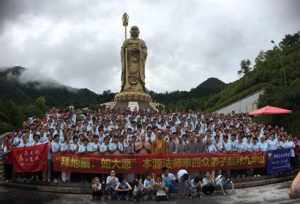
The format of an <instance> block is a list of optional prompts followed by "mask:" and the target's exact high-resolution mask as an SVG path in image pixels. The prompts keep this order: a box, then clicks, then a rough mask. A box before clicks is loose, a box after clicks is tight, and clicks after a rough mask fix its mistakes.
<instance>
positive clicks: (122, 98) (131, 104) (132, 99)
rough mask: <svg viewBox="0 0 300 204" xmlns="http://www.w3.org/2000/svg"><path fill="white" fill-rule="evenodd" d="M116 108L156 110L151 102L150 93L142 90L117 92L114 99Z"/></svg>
mask: <svg viewBox="0 0 300 204" xmlns="http://www.w3.org/2000/svg"><path fill="white" fill-rule="evenodd" d="M114 102H115V105H114V107H113V109H114V110H121V111H122V110H127V109H131V110H133V109H135V108H136V109H138V110H147V109H150V110H155V111H157V110H156V108H155V106H153V105H152V104H151V102H152V99H151V96H150V95H149V94H146V93H142V92H120V93H118V94H116V96H115V99H114Z"/></svg>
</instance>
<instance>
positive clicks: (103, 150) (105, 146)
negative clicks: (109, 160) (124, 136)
mask: <svg viewBox="0 0 300 204" xmlns="http://www.w3.org/2000/svg"><path fill="white" fill-rule="evenodd" d="M107 149H108V147H107V145H106V144H105V143H102V144H101V145H100V146H99V150H100V152H102V153H103V152H106V151H107Z"/></svg>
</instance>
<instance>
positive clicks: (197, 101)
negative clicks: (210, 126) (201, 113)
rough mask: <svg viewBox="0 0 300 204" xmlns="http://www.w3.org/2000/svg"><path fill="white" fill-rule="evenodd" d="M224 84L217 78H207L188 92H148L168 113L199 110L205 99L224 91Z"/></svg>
mask: <svg viewBox="0 0 300 204" xmlns="http://www.w3.org/2000/svg"><path fill="white" fill-rule="evenodd" d="M224 87H226V84H225V83H224V82H222V81H221V80H219V79H217V78H208V79H207V80H206V81H204V82H202V83H201V84H199V85H198V86H197V87H196V88H192V89H191V90H190V91H173V92H170V93H169V92H166V93H154V92H150V95H151V96H152V98H153V99H154V100H155V101H157V102H159V103H162V104H164V105H165V106H166V108H167V110H169V111H176V110H177V111H186V110H201V109H202V107H203V105H204V104H203V103H204V101H205V100H206V98H207V97H209V96H211V95H213V94H215V93H218V92H219V91H220V90H222V89H224Z"/></svg>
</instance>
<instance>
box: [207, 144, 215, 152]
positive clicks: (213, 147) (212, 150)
mask: <svg viewBox="0 0 300 204" xmlns="http://www.w3.org/2000/svg"><path fill="white" fill-rule="evenodd" d="M207 149H208V152H217V151H218V150H217V148H216V146H215V145H214V144H210V145H209V146H208V148H207Z"/></svg>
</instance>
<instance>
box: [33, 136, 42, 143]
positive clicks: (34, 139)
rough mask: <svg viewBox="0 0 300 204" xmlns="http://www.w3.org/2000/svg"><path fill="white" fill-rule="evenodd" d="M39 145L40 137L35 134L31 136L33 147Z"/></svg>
mask: <svg viewBox="0 0 300 204" xmlns="http://www.w3.org/2000/svg"><path fill="white" fill-rule="evenodd" d="M39 144H41V143H40V135H37V134H35V135H34V136H33V145H39Z"/></svg>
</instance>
